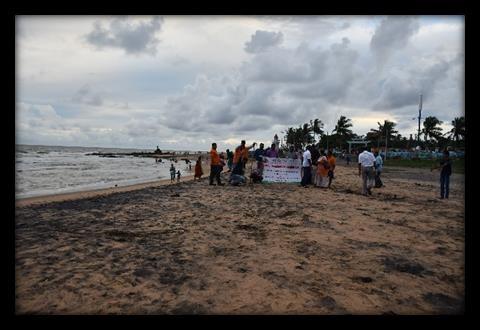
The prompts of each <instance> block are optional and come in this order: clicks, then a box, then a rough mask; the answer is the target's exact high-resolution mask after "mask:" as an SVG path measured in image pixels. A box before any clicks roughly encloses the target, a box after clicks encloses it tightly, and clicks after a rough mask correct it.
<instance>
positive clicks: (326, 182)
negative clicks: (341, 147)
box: [300, 145, 337, 188]
mask: <svg viewBox="0 0 480 330" xmlns="http://www.w3.org/2000/svg"><path fill="white" fill-rule="evenodd" d="M336 163H337V160H336V158H335V156H334V155H333V152H332V151H331V150H329V151H328V152H325V150H319V149H317V148H315V147H314V146H312V145H309V146H307V147H306V150H305V152H304V153H303V156H302V181H301V183H300V185H301V186H302V187H305V188H306V187H308V186H309V185H310V184H313V186H314V187H320V188H330V186H331V185H332V180H333V179H334V178H335V176H334V171H335V166H336Z"/></svg>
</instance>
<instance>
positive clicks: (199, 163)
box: [193, 156, 203, 180]
mask: <svg viewBox="0 0 480 330" xmlns="http://www.w3.org/2000/svg"><path fill="white" fill-rule="evenodd" d="M202 175H203V169H202V156H198V159H197V163H196V164H195V176H194V177H193V180H195V179H197V178H198V179H199V180H200V179H201V178H202Z"/></svg>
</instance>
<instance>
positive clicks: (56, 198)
mask: <svg viewBox="0 0 480 330" xmlns="http://www.w3.org/2000/svg"><path fill="white" fill-rule="evenodd" d="M193 176H194V175H186V176H184V177H182V178H181V180H180V183H182V182H184V181H193ZM202 177H203V178H204V177H205V175H203V176H202ZM176 184H178V182H177V181H176V179H175V182H171V181H170V179H161V180H156V181H148V182H143V183H135V184H131V185H126V186H121V187H111V188H100V189H91V190H83V191H74V192H66V193H59V194H51V195H42V196H34V197H24V198H16V199H15V206H16V207H24V206H30V205H34V204H46V203H52V202H61V201H66V200H77V199H84V198H91V197H97V196H106V195H109V194H115V193H120V192H128V191H134V190H140V189H144V188H150V187H157V186H165V185H176Z"/></svg>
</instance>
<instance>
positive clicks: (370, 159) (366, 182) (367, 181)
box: [358, 147, 375, 196]
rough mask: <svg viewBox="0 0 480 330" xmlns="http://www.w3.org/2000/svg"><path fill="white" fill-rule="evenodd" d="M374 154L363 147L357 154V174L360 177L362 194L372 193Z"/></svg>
mask: <svg viewBox="0 0 480 330" xmlns="http://www.w3.org/2000/svg"><path fill="white" fill-rule="evenodd" d="M374 166H375V156H374V155H373V154H372V153H371V152H369V151H368V149H367V148H366V147H365V148H364V150H363V152H362V153H361V154H359V155H358V176H360V177H361V178H362V182H363V186H362V194H363V195H364V196H367V194H368V195H371V194H372V190H371V189H372V187H373V185H374V182H375V173H374V168H375V167H374Z"/></svg>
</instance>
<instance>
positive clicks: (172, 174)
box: [170, 163, 182, 182]
mask: <svg viewBox="0 0 480 330" xmlns="http://www.w3.org/2000/svg"><path fill="white" fill-rule="evenodd" d="M175 174H176V175H177V182H180V176H181V175H182V174H181V173H180V170H178V171H176V170H175V166H174V165H173V163H172V164H171V165H170V182H175Z"/></svg>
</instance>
